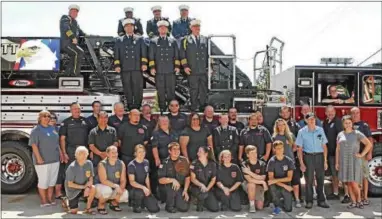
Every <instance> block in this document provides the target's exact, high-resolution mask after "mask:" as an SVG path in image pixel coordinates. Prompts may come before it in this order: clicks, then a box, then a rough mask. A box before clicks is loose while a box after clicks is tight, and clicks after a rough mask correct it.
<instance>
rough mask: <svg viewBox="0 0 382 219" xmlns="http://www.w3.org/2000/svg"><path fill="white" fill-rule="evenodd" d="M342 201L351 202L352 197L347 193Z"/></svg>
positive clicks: (343, 202) (344, 202)
mask: <svg viewBox="0 0 382 219" xmlns="http://www.w3.org/2000/svg"><path fill="white" fill-rule="evenodd" d="M341 203H342V204H347V203H350V197H349V195H345V196H344V199H342V201H341Z"/></svg>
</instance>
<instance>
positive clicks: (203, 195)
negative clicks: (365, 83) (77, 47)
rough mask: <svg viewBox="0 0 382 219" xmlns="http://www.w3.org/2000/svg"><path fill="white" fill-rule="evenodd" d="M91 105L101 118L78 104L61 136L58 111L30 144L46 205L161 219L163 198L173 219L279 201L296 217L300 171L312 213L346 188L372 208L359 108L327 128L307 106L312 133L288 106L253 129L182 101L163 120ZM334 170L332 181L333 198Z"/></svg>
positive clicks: (350, 197) (252, 119)
mask: <svg viewBox="0 0 382 219" xmlns="http://www.w3.org/2000/svg"><path fill="white" fill-rule="evenodd" d="M92 106H93V114H92V115H91V116H89V117H88V118H84V117H82V116H81V107H80V105H79V104H78V103H73V104H72V105H71V106H70V111H71V114H72V116H71V117H69V118H66V119H65V120H63V122H62V124H61V125H60V128H59V129H58V128H57V125H56V124H55V121H57V117H56V116H55V114H54V113H51V112H48V111H42V112H40V114H39V117H38V125H37V126H36V127H35V128H34V129H33V131H32V133H31V137H30V141H29V145H30V146H31V147H32V150H33V160H34V163H35V169H36V173H37V176H38V191H39V194H40V197H41V207H46V206H50V205H52V204H53V205H54V204H55V197H54V195H53V193H54V189H55V190H56V191H55V192H56V193H55V195H56V198H61V197H65V198H64V200H66V201H64V203H65V207H67V208H69V212H70V213H73V214H75V213H77V211H78V203H79V200H80V199H81V197H83V196H84V197H87V204H86V209H85V211H84V212H85V213H89V214H95V211H94V210H92V207H93V206H92V203H93V204H94V203H97V211H98V212H99V214H107V210H106V207H105V205H106V203H109V204H108V205H109V209H111V210H113V211H122V209H121V208H120V206H119V203H121V202H129V204H130V205H131V206H132V207H133V211H134V212H141V211H142V210H143V209H147V210H148V211H149V212H158V211H159V210H160V208H159V204H158V203H159V202H160V201H161V202H162V203H166V207H165V209H166V211H167V212H170V213H174V212H177V211H180V212H186V211H188V210H189V208H190V203H191V202H192V201H191V199H192V198H193V199H194V200H195V201H193V202H192V203H194V204H196V209H197V211H203V210H204V209H207V210H209V211H211V212H216V211H219V210H223V211H225V210H232V211H240V210H241V209H242V204H244V203H249V209H248V210H249V212H256V210H261V209H263V207H264V206H267V205H268V204H269V202H273V204H274V209H273V213H274V214H279V213H280V212H281V209H283V210H284V211H286V212H289V211H292V209H293V203H294V206H295V207H297V208H299V207H302V204H303V202H302V199H301V191H300V190H301V183H300V179H301V176H302V175H301V173H303V175H304V177H305V181H306V184H305V207H306V208H312V206H313V199H314V193H316V194H317V204H318V206H320V207H323V208H329V205H328V204H327V202H326V199H327V198H328V199H329V198H331V199H339V191H338V186H339V182H342V184H344V185H346V187H345V197H344V200H343V202H344V203H348V202H350V204H349V208H355V207H358V208H363V206H364V205H368V204H369V201H368V199H367V179H366V178H365V177H367V172H366V171H367V160H369V159H370V153H371V151H372V149H371V148H372V139H371V135H370V130H369V128H368V126H367V124H366V123H365V122H363V121H361V120H360V114H359V109H358V108H356V107H355V108H353V109H352V110H351V115H350V116H344V117H343V118H342V119H340V118H338V117H336V115H335V109H334V107H333V106H328V107H327V109H326V115H327V119H326V120H325V121H324V122H323V128H322V127H320V126H318V125H316V123H317V121H319V120H318V119H317V118H316V117H315V115H314V114H313V113H312V112H311V110H310V108H309V106H307V105H304V106H303V108H302V112H303V119H302V121H301V122H299V123H300V124H301V125H302V126H303V127H301V126H300V125H299V123H297V122H295V121H294V120H293V119H292V118H291V109H290V108H289V107H286V106H285V107H282V108H281V109H280V114H279V118H278V119H277V120H276V121H275V123H274V127H273V129H272V130H271V129H270V128H269V129H268V128H266V127H265V126H263V125H262V123H263V122H264V121H263V120H264V119H263V117H262V114H261V112H256V113H253V114H251V115H250V116H249V117H248V125H247V126H245V125H244V124H243V123H241V122H240V121H238V120H237V110H236V109H235V108H231V109H230V110H229V112H228V114H224V113H223V114H221V115H220V117H219V119H216V117H215V114H214V109H213V107H212V106H206V107H205V110H204V115H203V116H200V115H199V114H197V113H191V114H190V115H189V116H187V115H186V114H184V113H181V112H179V103H178V102H177V101H176V100H172V101H170V104H169V111H170V112H169V113H168V114H167V115H161V116H159V118H158V119H157V120H154V119H153V117H152V115H151V107H150V106H149V105H144V106H142V109H141V112H140V111H139V110H137V109H133V110H131V111H130V112H129V113H126V112H125V110H124V105H123V104H122V103H116V104H115V105H114V115H112V116H110V117H109V115H108V114H107V113H106V112H104V111H102V103H101V102H99V101H95V102H93V104H92ZM369 139H370V140H369ZM365 165H366V166H365ZM300 170H301V171H300ZM325 170H329V171H330V174H331V176H332V177H333V194H330V195H328V196H326V195H325V194H324V174H325ZM62 184H64V190H65V196H63V195H62V191H61V185H62ZM361 185H362V191H363V195H362V196H361V194H362V192H361V191H360V186H361ZM54 187H56V188H54ZM293 199H294V202H293ZM94 200H97V201H94ZM219 203H220V204H219Z"/></svg>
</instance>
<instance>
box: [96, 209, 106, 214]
mask: <svg viewBox="0 0 382 219" xmlns="http://www.w3.org/2000/svg"><path fill="white" fill-rule="evenodd" d="M97 211H98V213H99V214H102V215H106V214H107V211H106V210H105V209H104V208H98V209H97Z"/></svg>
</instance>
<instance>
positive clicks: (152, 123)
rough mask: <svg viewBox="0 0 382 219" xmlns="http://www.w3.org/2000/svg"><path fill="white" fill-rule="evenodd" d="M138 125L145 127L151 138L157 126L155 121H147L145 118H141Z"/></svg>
mask: <svg viewBox="0 0 382 219" xmlns="http://www.w3.org/2000/svg"><path fill="white" fill-rule="evenodd" d="M139 123H140V124H142V125H144V126H146V128H147V131H148V135H149V136H151V135H152V133H153V131H154V128H155V126H156V124H157V121H156V120H155V119H153V118H152V119H151V120H150V121H149V120H147V119H146V118H145V117H143V116H141V119H140V120H139Z"/></svg>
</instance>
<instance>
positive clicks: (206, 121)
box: [202, 105, 228, 133]
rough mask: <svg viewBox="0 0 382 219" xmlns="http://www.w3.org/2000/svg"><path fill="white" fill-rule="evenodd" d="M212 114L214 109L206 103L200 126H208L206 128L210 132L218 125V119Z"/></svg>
mask: <svg viewBox="0 0 382 219" xmlns="http://www.w3.org/2000/svg"><path fill="white" fill-rule="evenodd" d="M214 115H215V111H214V108H213V107H212V106H210V105H208V106H206V108H204V116H203V120H202V126H204V127H206V128H208V130H210V133H212V131H213V130H214V129H215V128H216V127H218V126H219V125H220V124H219V120H217V119H215V118H214ZM227 125H228V124H227Z"/></svg>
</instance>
